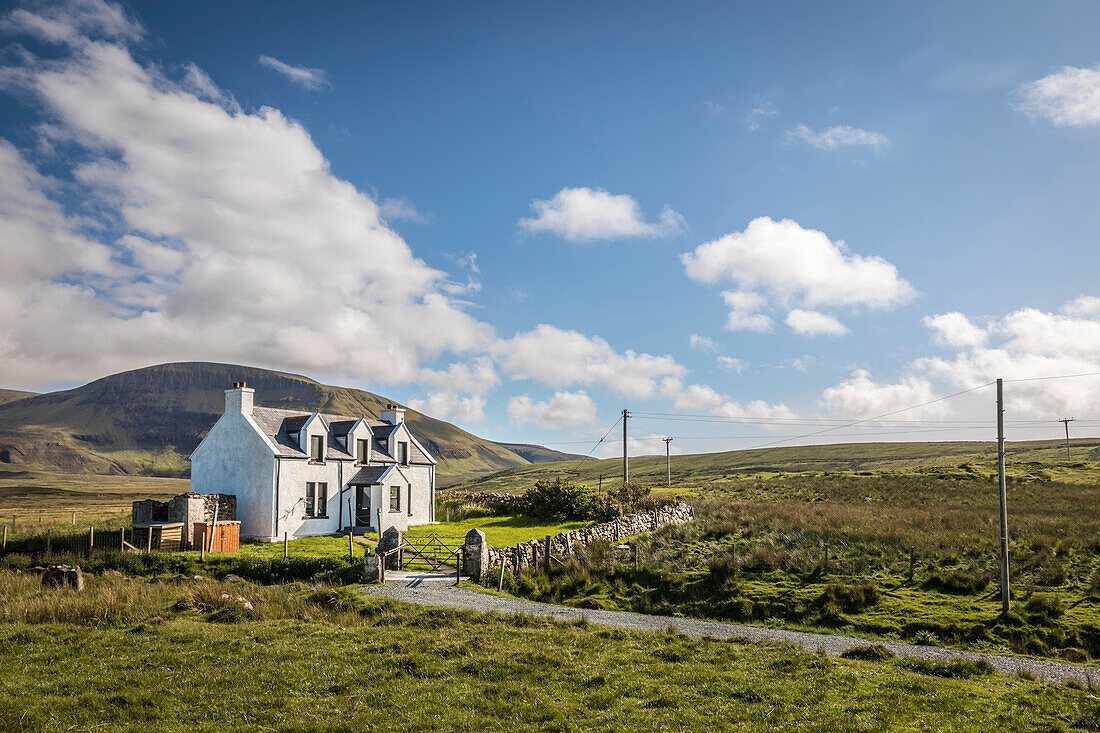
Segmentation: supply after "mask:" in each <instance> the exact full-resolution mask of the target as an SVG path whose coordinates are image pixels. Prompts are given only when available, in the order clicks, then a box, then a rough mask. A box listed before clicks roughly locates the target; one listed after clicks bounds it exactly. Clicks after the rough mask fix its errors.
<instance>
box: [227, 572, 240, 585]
mask: <svg viewBox="0 0 1100 733" xmlns="http://www.w3.org/2000/svg"><path fill="white" fill-rule="evenodd" d="M225 582H226V583H243V582H245V580H244V578H242V577H241V576H239V575H234V574H233V573H230V574H229V575H227V576H225Z"/></svg>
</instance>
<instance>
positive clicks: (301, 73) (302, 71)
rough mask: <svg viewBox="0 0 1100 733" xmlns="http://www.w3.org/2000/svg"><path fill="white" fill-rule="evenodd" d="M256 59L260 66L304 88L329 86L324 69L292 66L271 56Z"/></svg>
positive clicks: (313, 88)
mask: <svg viewBox="0 0 1100 733" xmlns="http://www.w3.org/2000/svg"><path fill="white" fill-rule="evenodd" d="M257 61H258V63H259V64H260V66H265V67H267V68H269V69H271V70H272V71H274V72H276V73H278V74H282V75H283V76H285V77H286V78H287V79H288V80H290V82H291V83H293V84H297V85H298V86H300V87H303V88H305V89H309V90H311V91H316V90H318V89H324V88H325V87H327V86H329V83H328V74H326V73H325V70H324V69H314V68H310V67H308V66H293V65H292V64H288V63H285V62H283V61H280V60H279V59H277V58H274V57H272V56H261V57H260V58H259V59H257Z"/></svg>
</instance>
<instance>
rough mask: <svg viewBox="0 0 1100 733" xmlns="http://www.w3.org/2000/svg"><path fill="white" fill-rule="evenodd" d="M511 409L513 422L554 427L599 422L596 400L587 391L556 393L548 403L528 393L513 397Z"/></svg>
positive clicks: (509, 411)
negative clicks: (538, 400) (531, 396)
mask: <svg viewBox="0 0 1100 733" xmlns="http://www.w3.org/2000/svg"><path fill="white" fill-rule="evenodd" d="M507 411H508V419H509V420H510V421H511V422H512V424H513V425H526V424H531V425H535V426H537V427H540V428H547V429H550V430H554V429H557V428H564V427H573V426H577V425H591V424H593V423H595V422H596V403H595V402H593V401H592V398H591V397H589V396H588V394H587V393H585V392H584V391H583V390H581V391H577V392H564V391H562V392H556V393H555V394H554V396H553V397H551V398H550V399H549V400H547V401H546V402H536V401H534V400H532V399H531V398H530V397H528V396H527V395H521V396H519V397H513V398H512V399H511V400H509V401H508V408H507Z"/></svg>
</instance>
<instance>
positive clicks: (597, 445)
mask: <svg viewBox="0 0 1100 733" xmlns="http://www.w3.org/2000/svg"><path fill="white" fill-rule="evenodd" d="M619 420H622V417H620V418H619ZM619 420H616V421H615V422H613V423H611V427H609V428H608V429H607V432H606V433H604V434H603V437H602V438H600V439H599V440H597V441H596V445H594V446H592V448H591V450H589V451H588V454H587V455H585V457H584V458H582V459H581V462H580V463H578V464H577V465H576V467H575V468H574V469H573V470H572V471H570V473H573V474H576V473H577V472H579V471H580V470H581V466H583V465H584V462H585V461H587V460H588V459H589V458H591V457H592V454H593V453H595V452H596V449H597V448H599V447H600V444H601V443H603V441H604V439H605V438H607V436H608V435H611V431H612V430H614V429H615V426H616V425H618V424H619Z"/></svg>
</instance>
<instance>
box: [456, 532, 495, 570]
mask: <svg viewBox="0 0 1100 733" xmlns="http://www.w3.org/2000/svg"><path fill="white" fill-rule="evenodd" d="M462 572H463V574H465V575H469V576H470V577H471V578H473V579H475V580H478V579H480V578H481V575H482V574H483V573H487V572H489V544H488V543H487V542H486V541H485V533H484V532H482V531H481V530H480V529H471V530H470V531H469V532H467V533H466V562H465V564H464V565H463V567H462Z"/></svg>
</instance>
